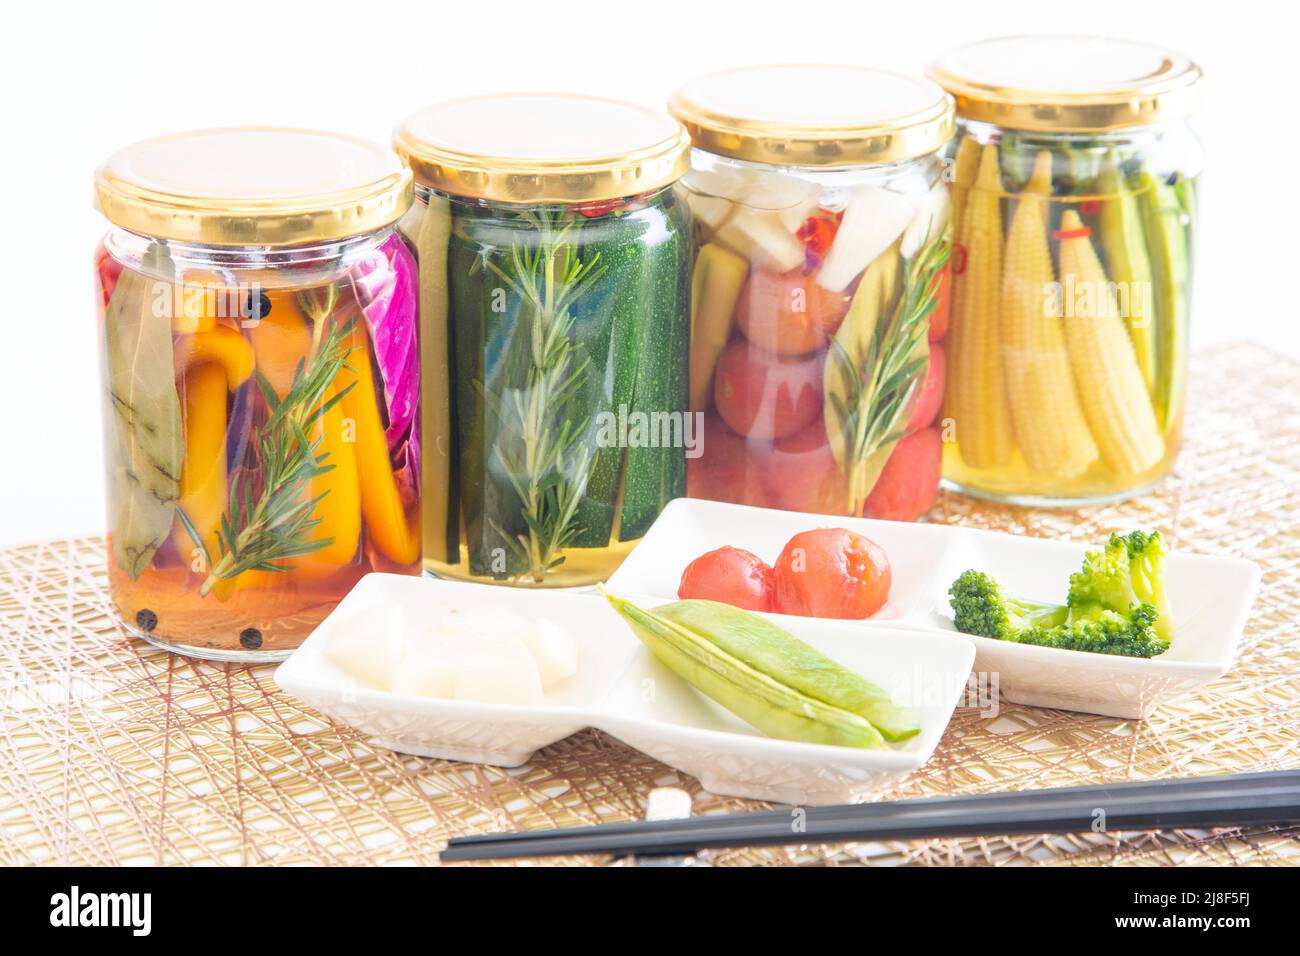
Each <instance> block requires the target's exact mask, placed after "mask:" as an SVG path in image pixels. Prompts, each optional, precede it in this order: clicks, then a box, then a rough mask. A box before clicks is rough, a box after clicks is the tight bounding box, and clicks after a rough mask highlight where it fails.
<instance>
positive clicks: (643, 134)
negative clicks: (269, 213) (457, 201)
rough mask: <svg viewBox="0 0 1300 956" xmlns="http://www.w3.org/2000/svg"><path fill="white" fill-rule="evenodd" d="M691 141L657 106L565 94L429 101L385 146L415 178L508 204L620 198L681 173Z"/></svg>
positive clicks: (662, 183)
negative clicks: (396, 154) (391, 150)
mask: <svg viewBox="0 0 1300 956" xmlns="http://www.w3.org/2000/svg"><path fill="white" fill-rule="evenodd" d="M690 145H691V143H690V139H689V138H688V137H687V135H686V132H685V131H684V130H683V129H682V128H681V127H680V126H678V125H677V123H675V122H673V120H672V119H671V118H670V117H669V116H667V115H665V114H663V113H660V112H659V111H657V110H651V109H647V108H645V107H641V106H636V105H633V104H631V103H623V102H620V101H618V100H607V99H601V98H599V97H594V96H576V95H570V94H563V93H510V94H500V95H490V96H475V97H470V98H467V99H461V100H451V101H449V102H446V103H437V104H435V105H433V106H430V107H427V108H425V109H423V110H420V112H418V113H416V114H414V115H413V116H410V117H408V118H407V120H406V121H405V122H404V123H402V125H401V126H400V127H398V129H397V132H396V133H395V134H394V137H393V148H394V149H396V150H397V153H398V155H400V156H401V157H402V159H403V161H404V162H405V163H406V164H407V165H408V166H410V167H411V170H412V171H413V172H414V173H415V179H416V182H418V183H420V184H421V185H424V186H430V187H432V188H434V189H437V190H440V191H442V192H446V193H451V194H453V195H457V196H468V197H473V198H477V199H491V200H497V201H500V202H516V203H552V202H555V203H573V202H588V201H594V200H602V199H618V198H620V197H623V196H633V195H636V194H637V193H643V192H649V191H651V190H655V189H661V188H662V187H664V186H667V185H669V184H670V183H673V182H675V181H676V180H678V179H680V178H681V177H682V176H683V175H685V173H686V171H687V169H688V168H689V166H690Z"/></svg>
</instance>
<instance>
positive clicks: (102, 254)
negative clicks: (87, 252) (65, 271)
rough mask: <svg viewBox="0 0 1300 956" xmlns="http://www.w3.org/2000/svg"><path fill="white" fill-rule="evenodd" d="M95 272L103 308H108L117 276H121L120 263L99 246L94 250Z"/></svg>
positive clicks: (115, 286)
mask: <svg viewBox="0 0 1300 956" xmlns="http://www.w3.org/2000/svg"><path fill="white" fill-rule="evenodd" d="M95 270H96V271H97V272H98V273H99V289H100V292H102V293H103V296H104V306H105V308H107V307H108V300H109V299H111V298H112V297H113V290H114V289H115V288H117V279H118V276H120V275H121V274H122V263H120V262H118V261H117V260H116V259H114V258H113V257H112V256H111V255H109V254H108V250H107V249H105V248H104V247H103V245H100V246H99V248H98V249H96V250H95Z"/></svg>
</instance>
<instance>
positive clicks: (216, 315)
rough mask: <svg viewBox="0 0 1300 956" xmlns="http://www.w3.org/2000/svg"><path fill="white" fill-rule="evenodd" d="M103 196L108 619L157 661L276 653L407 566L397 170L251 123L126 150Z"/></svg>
mask: <svg viewBox="0 0 1300 956" xmlns="http://www.w3.org/2000/svg"><path fill="white" fill-rule="evenodd" d="M95 186H96V204H97V206H98V208H99V209H100V210H101V211H102V212H103V214H104V215H105V217H106V218H107V219H108V220H109V222H110V223H111V224H112V228H111V229H110V230H109V232H108V234H107V235H106V236H105V237H104V240H103V242H102V244H101V245H100V247H99V249H98V250H97V253H96V275H97V279H98V285H99V295H98V297H97V305H98V306H99V312H100V324H99V329H98V335H99V339H100V347H101V356H102V371H103V388H104V391H103V397H104V401H103V408H104V442H105V460H106V474H107V480H108V489H107V490H108V580H109V592H110V595H111V598H112V602H113V607H114V609H115V611H116V613H117V614H118V616H119V617H120V619H121V622H122V624H123V626H124V627H125V628H126V629H127V630H128V631H130V632H132V633H134V634H136V635H137V636H139V637H142V638H144V639H145V640H147V641H149V642H151V643H153V644H156V645H158V646H160V647H164V648H167V649H170V650H174V651H179V652H181V653H184V654H188V655H191V656H196V657H205V658H211V659H224V660H275V659H279V658H282V657H284V656H286V655H287V654H288V653H289V652H290V651H291V650H292V649H293V648H295V647H296V646H297V645H298V644H299V643H300V642H301V641H302V640H303V638H305V637H306V635H307V634H308V633H309V632H310V631H311V630H312V628H313V627H315V625H316V624H317V623H318V622H319V621H320V620H321V619H322V618H323V617H324V616H325V614H327V613H328V612H329V611H330V609H331V608H333V607H334V605H335V604H336V603H337V602H338V600H339V599H340V598H341V597H342V596H343V595H344V594H346V593H347V592H348V590H350V589H351V587H352V585H353V584H355V583H356V581H357V580H358V579H359V578H360V577H361V576H362V575H364V574H366V573H367V572H370V571H391V572H399V573H417V572H418V570H419V567H420V539H419V504H420V498H419V477H418V472H419V457H420V448H419V422H418V408H419V401H418V399H419V386H420V382H419V377H420V376H419V370H420V363H419V350H418V347H417V310H418V293H417V288H416V281H417V274H416V269H415V260H414V257H413V255H412V253H411V251H410V249H409V248H408V247H407V245H406V243H405V240H404V239H403V238H402V237H401V236H400V235H399V234H398V233H397V232H396V231H395V230H394V223H395V222H396V221H397V220H398V219H399V218H400V217H401V216H402V214H403V213H404V212H405V211H406V210H407V208H408V207H409V206H410V203H411V199H412V191H411V178H410V174H409V173H408V172H407V171H406V170H405V169H403V168H402V166H401V165H400V164H399V163H398V161H397V158H396V157H395V156H393V155H392V154H390V153H389V152H388V151H386V150H384V149H382V148H380V147H377V146H373V145H371V144H369V143H365V142H362V141H358V140H354V139H351V138H349V137H345V136H337V135H333V134H328V133H317V132H308V131H302V130H280V129H254V128H247V129H221V130H208V131H201V132H190V133H182V134H178V135H174V136H168V137H163V138H160V139H154V140H149V141H145V142H141V143H137V144H135V145H133V146H130V147H127V148H125V149H123V150H121V151H120V152H118V153H116V154H115V155H114V156H112V157H111V158H110V159H109V160H108V161H107V162H106V163H105V164H104V165H103V166H102V167H101V168H100V169H99V171H98V172H97V174H96V182H95Z"/></svg>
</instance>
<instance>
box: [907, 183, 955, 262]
mask: <svg viewBox="0 0 1300 956" xmlns="http://www.w3.org/2000/svg"><path fill="white" fill-rule="evenodd" d="M950 206H951V203H950V200H949V197H948V184H947V183H945V182H944V181H943V180H942V179H940V180H939V181H938V182H936V183H935V184H934V186H933V187H931V189H930V191H929V192H928V193H926V194H925V196H923V197H922V198H921V201H920V202H919V203H917V207H916V215H915V216H913V217H912V221H911V222H910V223H908V225H907V229H906V230H905V231H904V232H903V241H902V243H901V244H900V246H899V251H900V252H901V253H902V254H903V258H904V259H910V258H912V257H913V256H914V255H916V254H917V253H918V252H920V251H921V250H922V249H924V248H925V247H926V246H927V245H929V243H930V240H931V239H932V238H934V237H935V236H939V235H942V234H943V231H944V229H946V228H947V227H948V211H949V208H950Z"/></svg>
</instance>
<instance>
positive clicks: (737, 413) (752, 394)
mask: <svg viewBox="0 0 1300 956" xmlns="http://www.w3.org/2000/svg"><path fill="white" fill-rule="evenodd" d="M713 401H714V404H715V405H716V406H717V409H718V414H719V415H720V416H722V420H723V421H724V422H726V423H727V425H728V426H730V427H731V428H732V429H733V430H734V431H736V432H739V433H740V434H741V435H745V436H747V437H749V438H758V439H770V438H781V437H783V436H785V435H793V434H794V433H795V432H797V431H799V430H800V429H801V428H803V427H804V426H806V425H807V424H808V423H809V422H811V421H812V420H813V419H815V418H816V417H817V415H818V413H820V412H821V408H822V358H821V356H820V355H808V356H803V357H798V358H796V357H792V356H784V355H777V354H776V353H774V352H769V351H768V350H766V349H761V348H755V347H754V346H752V345H750V344H749V343H748V342H746V341H745V340H743V339H737V340H736V341H734V342H732V343H731V344H730V345H729V346H727V348H726V349H725V350H723V353H722V355H721V356H720V357H719V358H718V367H717V369H716V370H715V372H714V377H713ZM704 453H705V454H706V455H707V454H708V449H707V448H706V449H705V452H704Z"/></svg>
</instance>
